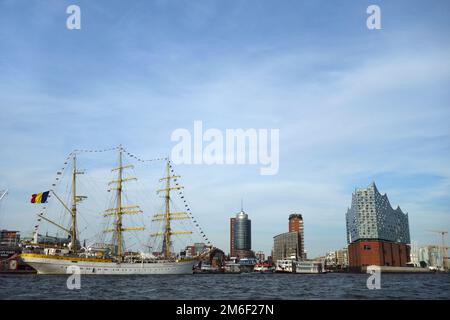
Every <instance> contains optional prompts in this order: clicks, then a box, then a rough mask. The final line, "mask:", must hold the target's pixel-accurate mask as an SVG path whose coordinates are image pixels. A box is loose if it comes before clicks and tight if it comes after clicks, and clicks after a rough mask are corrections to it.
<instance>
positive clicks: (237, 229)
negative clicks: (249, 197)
mask: <svg viewBox="0 0 450 320" xmlns="http://www.w3.org/2000/svg"><path fill="white" fill-rule="evenodd" d="M251 223H252V221H251V220H250V219H249V218H248V215H247V214H246V213H245V212H244V210H243V209H242V208H241V211H240V212H239V213H238V214H237V215H236V217H235V218H231V219H230V256H231V257H238V258H246V257H254V255H255V254H254V252H253V251H252V250H251V249H252V225H251Z"/></svg>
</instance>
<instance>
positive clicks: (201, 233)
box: [168, 160, 212, 245]
mask: <svg viewBox="0 0 450 320" xmlns="http://www.w3.org/2000/svg"><path fill="white" fill-rule="evenodd" d="M168 162H169V168H170V172H171V173H172V174H173V175H175V171H174V170H173V166H172V162H171V161H170V160H168ZM178 179H179V178H175V179H174V182H175V185H176V186H179V183H178ZM178 195H179V196H180V199H181V200H183V203H184V209H185V210H186V212H187V213H188V215H189V216H190V217H191V219H192V222H193V223H195V227H196V228H197V230H198V231H199V232H200V236H201V237H202V238H203V239H204V240H205V241H206V242H207V244H208V245H212V243H211V241H210V240H209V238H208V237H207V236H206V234H205V232H204V231H203V229H202V227H201V226H200V224H199V223H198V222H197V220H196V219H197V218H195V217H194V215H193V214H192V210H191V208H190V206H189V204H188V203H187V201H186V197H185V194H184V192H183V189H178Z"/></svg>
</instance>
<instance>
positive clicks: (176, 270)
mask: <svg viewBox="0 0 450 320" xmlns="http://www.w3.org/2000/svg"><path fill="white" fill-rule="evenodd" d="M22 260H23V261H24V262H26V263H27V264H29V265H30V266H31V267H33V268H34V269H35V270H36V271H37V273H38V274H67V273H73V271H71V270H69V272H68V271H67V269H68V268H69V267H71V266H76V267H78V268H79V269H80V274H85V275H87V274H91V275H136V274H142V275H145V274H192V273H193V266H194V264H195V261H181V262H171V261H167V262H145V263H116V262H101V261H86V260H88V259H84V260H80V259H77V258H74V260H71V259H55V258H53V257H51V258H49V257H45V256H31V255H30V256H27V255H23V256H22Z"/></svg>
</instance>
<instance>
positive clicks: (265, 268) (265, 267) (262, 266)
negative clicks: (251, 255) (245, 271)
mask: <svg viewBox="0 0 450 320" xmlns="http://www.w3.org/2000/svg"><path fill="white" fill-rule="evenodd" d="M274 271H275V269H274V267H273V266H272V265H271V264H269V263H257V264H255V267H254V268H253V272H255V273H273V272H274Z"/></svg>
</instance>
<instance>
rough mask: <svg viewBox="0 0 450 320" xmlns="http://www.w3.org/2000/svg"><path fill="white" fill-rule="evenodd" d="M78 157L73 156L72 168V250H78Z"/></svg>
mask: <svg viewBox="0 0 450 320" xmlns="http://www.w3.org/2000/svg"><path fill="white" fill-rule="evenodd" d="M76 185H77V157H76V155H74V156H73V169H72V227H71V229H70V231H71V238H70V243H71V247H72V250H73V251H74V252H76V251H77V247H76V246H77V245H76V244H77V187H76Z"/></svg>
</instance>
